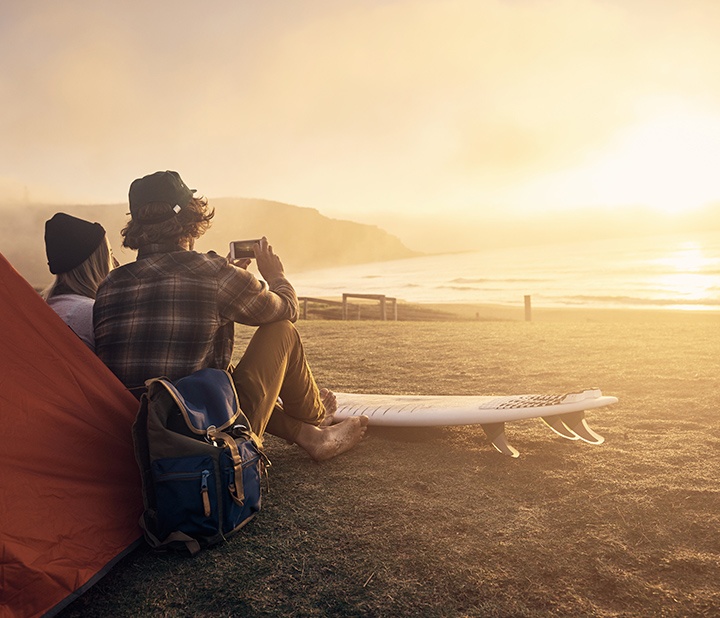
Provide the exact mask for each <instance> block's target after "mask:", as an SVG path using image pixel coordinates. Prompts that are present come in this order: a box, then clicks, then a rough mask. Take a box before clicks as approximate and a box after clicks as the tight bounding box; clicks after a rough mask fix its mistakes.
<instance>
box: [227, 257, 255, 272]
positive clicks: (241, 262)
mask: <svg viewBox="0 0 720 618" xmlns="http://www.w3.org/2000/svg"><path fill="white" fill-rule="evenodd" d="M227 261H228V262H230V263H231V264H232V265H233V266H237V267H238V268H242V269H243V270H247V267H248V266H250V264H252V260H251V259H250V258H237V259H235V260H233V259H232V258H231V257H230V254H229V253H228V254H227Z"/></svg>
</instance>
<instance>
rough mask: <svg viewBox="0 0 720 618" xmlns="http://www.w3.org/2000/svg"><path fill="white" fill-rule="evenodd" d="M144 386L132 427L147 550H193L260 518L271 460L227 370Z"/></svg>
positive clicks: (217, 370)
mask: <svg viewBox="0 0 720 618" xmlns="http://www.w3.org/2000/svg"><path fill="white" fill-rule="evenodd" d="M146 386H147V392H146V393H145V394H143V396H142V398H141V400H140V409H139V411H138V415H137V418H136V420H135V424H134V425H133V442H134V445H135V456H136V459H137V461H138V465H139V466H140V471H141V475H142V489H143V500H144V505H145V511H144V512H143V515H142V517H141V518H140V526H141V528H142V529H143V531H144V534H145V539H146V540H147V542H148V543H149V544H150V545H151V546H152V547H154V548H170V549H183V548H185V549H187V550H188V551H189V552H190V553H191V554H192V555H195V554H196V553H197V552H198V551H200V549H201V548H202V547H207V546H209V545H214V544H216V543H219V542H221V541H223V540H225V539H226V538H227V537H228V536H230V535H232V534H234V533H235V532H237V531H238V530H239V529H240V528H242V527H243V526H244V525H245V524H247V523H248V522H249V521H250V520H251V519H252V518H253V517H255V515H257V513H258V512H259V511H260V506H261V498H262V489H261V481H262V477H263V476H264V474H265V472H266V467H267V466H269V465H270V462H269V461H268V460H267V458H266V457H265V455H264V453H263V450H262V442H261V441H260V438H259V437H258V436H256V435H255V434H254V433H253V431H252V428H251V427H250V423H249V421H248V420H247V418H246V417H245V415H244V414H243V413H242V411H241V410H240V405H239V402H238V397H237V392H236V391H235V384H234V383H233V381H232V377H231V376H230V374H229V373H228V372H227V371H222V370H220V369H202V370H200V371H197V372H196V373H193V374H192V375H190V376H187V377H185V378H182V379H180V380H178V381H176V382H175V383H172V382H170V381H169V380H167V379H166V378H155V379H152V380H149V381H148V382H147V383H146Z"/></svg>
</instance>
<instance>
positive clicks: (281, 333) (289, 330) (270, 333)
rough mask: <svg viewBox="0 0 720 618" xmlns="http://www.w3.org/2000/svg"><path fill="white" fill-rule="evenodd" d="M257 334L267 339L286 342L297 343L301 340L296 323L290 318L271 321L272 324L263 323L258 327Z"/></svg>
mask: <svg viewBox="0 0 720 618" xmlns="http://www.w3.org/2000/svg"><path fill="white" fill-rule="evenodd" d="M256 335H258V336H260V337H262V338H263V339H265V340H266V341H268V340H270V341H273V342H277V343H280V342H285V343H286V344H291V345H292V344H295V343H296V342H298V341H299V340H300V333H298V331H297V329H296V328H295V325H294V324H293V323H292V322H291V321H290V320H280V321H279V322H271V323H270V324H262V325H260V326H259V327H258V330H257V332H256Z"/></svg>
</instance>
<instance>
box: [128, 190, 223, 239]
mask: <svg viewBox="0 0 720 618" xmlns="http://www.w3.org/2000/svg"><path fill="white" fill-rule="evenodd" d="M167 210H168V204H166V203H164V202H152V203H150V204H146V205H145V206H142V207H141V208H140V209H139V210H138V215H139V216H138V219H140V220H142V219H151V218H152V217H154V216H157V215H162V214H164V213H166V212H167ZM214 216H215V209H213V208H210V207H209V206H208V200H207V198H206V197H193V198H192V199H191V200H190V202H189V203H188V205H187V206H185V207H184V208H182V210H180V212H178V213H177V215H176V216H174V217H172V218H171V219H169V220H166V221H161V222H159V223H142V222H141V221H140V220H136V219H135V218H133V219H131V220H130V221H129V222H128V224H127V225H126V226H125V227H124V228H123V229H122V231H121V232H120V234H121V235H122V237H123V243H122V244H123V247H128V248H129V249H135V250H137V249H139V248H140V247H143V246H145V245H151V244H173V245H178V246H181V245H183V244H184V243H186V242H187V243H188V244H189V245H190V246H192V244H193V243H194V241H195V240H197V239H198V238H200V236H202V235H203V234H204V233H205V232H206V231H207V229H208V228H209V227H210V220H211V219H212V218H213V217H214Z"/></svg>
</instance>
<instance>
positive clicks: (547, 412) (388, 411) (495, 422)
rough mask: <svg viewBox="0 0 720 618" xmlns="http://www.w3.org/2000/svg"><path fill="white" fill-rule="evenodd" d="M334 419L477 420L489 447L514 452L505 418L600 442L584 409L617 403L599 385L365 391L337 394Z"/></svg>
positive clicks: (399, 422)
mask: <svg viewBox="0 0 720 618" xmlns="http://www.w3.org/2000/svg"><path fill="white" fill-rule="evenodd" d="M335 395H336V397H337V404H338V409H337V412H336V413H335V417H336V418H337V419H338V420H342V419H345V418H349V417H351V416H367V417H368V418H369V419H370V425H375V426H386V427H436V426H447V425H481V426H482V428H483V430H484V431H485V433H486V434H487V436H488V439H489V440H490V441H491V442H492V444H493V446H494V447H495V448H496V449H497V450H498V451H500V452H501V453H504V454H506V455H509V456H511V457H517V456H518V455H519V453H518V451H517V450H516V449H514V448H513V447H512V446H510V445H509V444H508V442H507V439H506V437H505V423H506V422H511V421H518V420H522V419H527V418H542V419H543V421H545V423H546V424H547V425H548V427H550V429H552V430H553V431H554V432H555V433H557V434H558V435H559V436H562V437H563V438H566V439H568V440H582V441H584V442H587V443H589V444H602V443H603V442H604V438H603V437H602V436H600V435H599V434H597V433H596V432H594V431H593V430H592V429H590V427H589V426H588V424H587V421H586V420H585V411H586V410H591V409H595V408H601V407H603V406H608V405H611V404H614V403H617V401H618V400H617V397H609V396H604V395H603V394H602V392H601V391H600V390H599V389H597V388H592V389H587V390H584V391H580V392H575V393H564V394H559V395H505V396H498V397H493V396H474V395H450V396H436V395H365V394H356V393H335Z"/></svg>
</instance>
